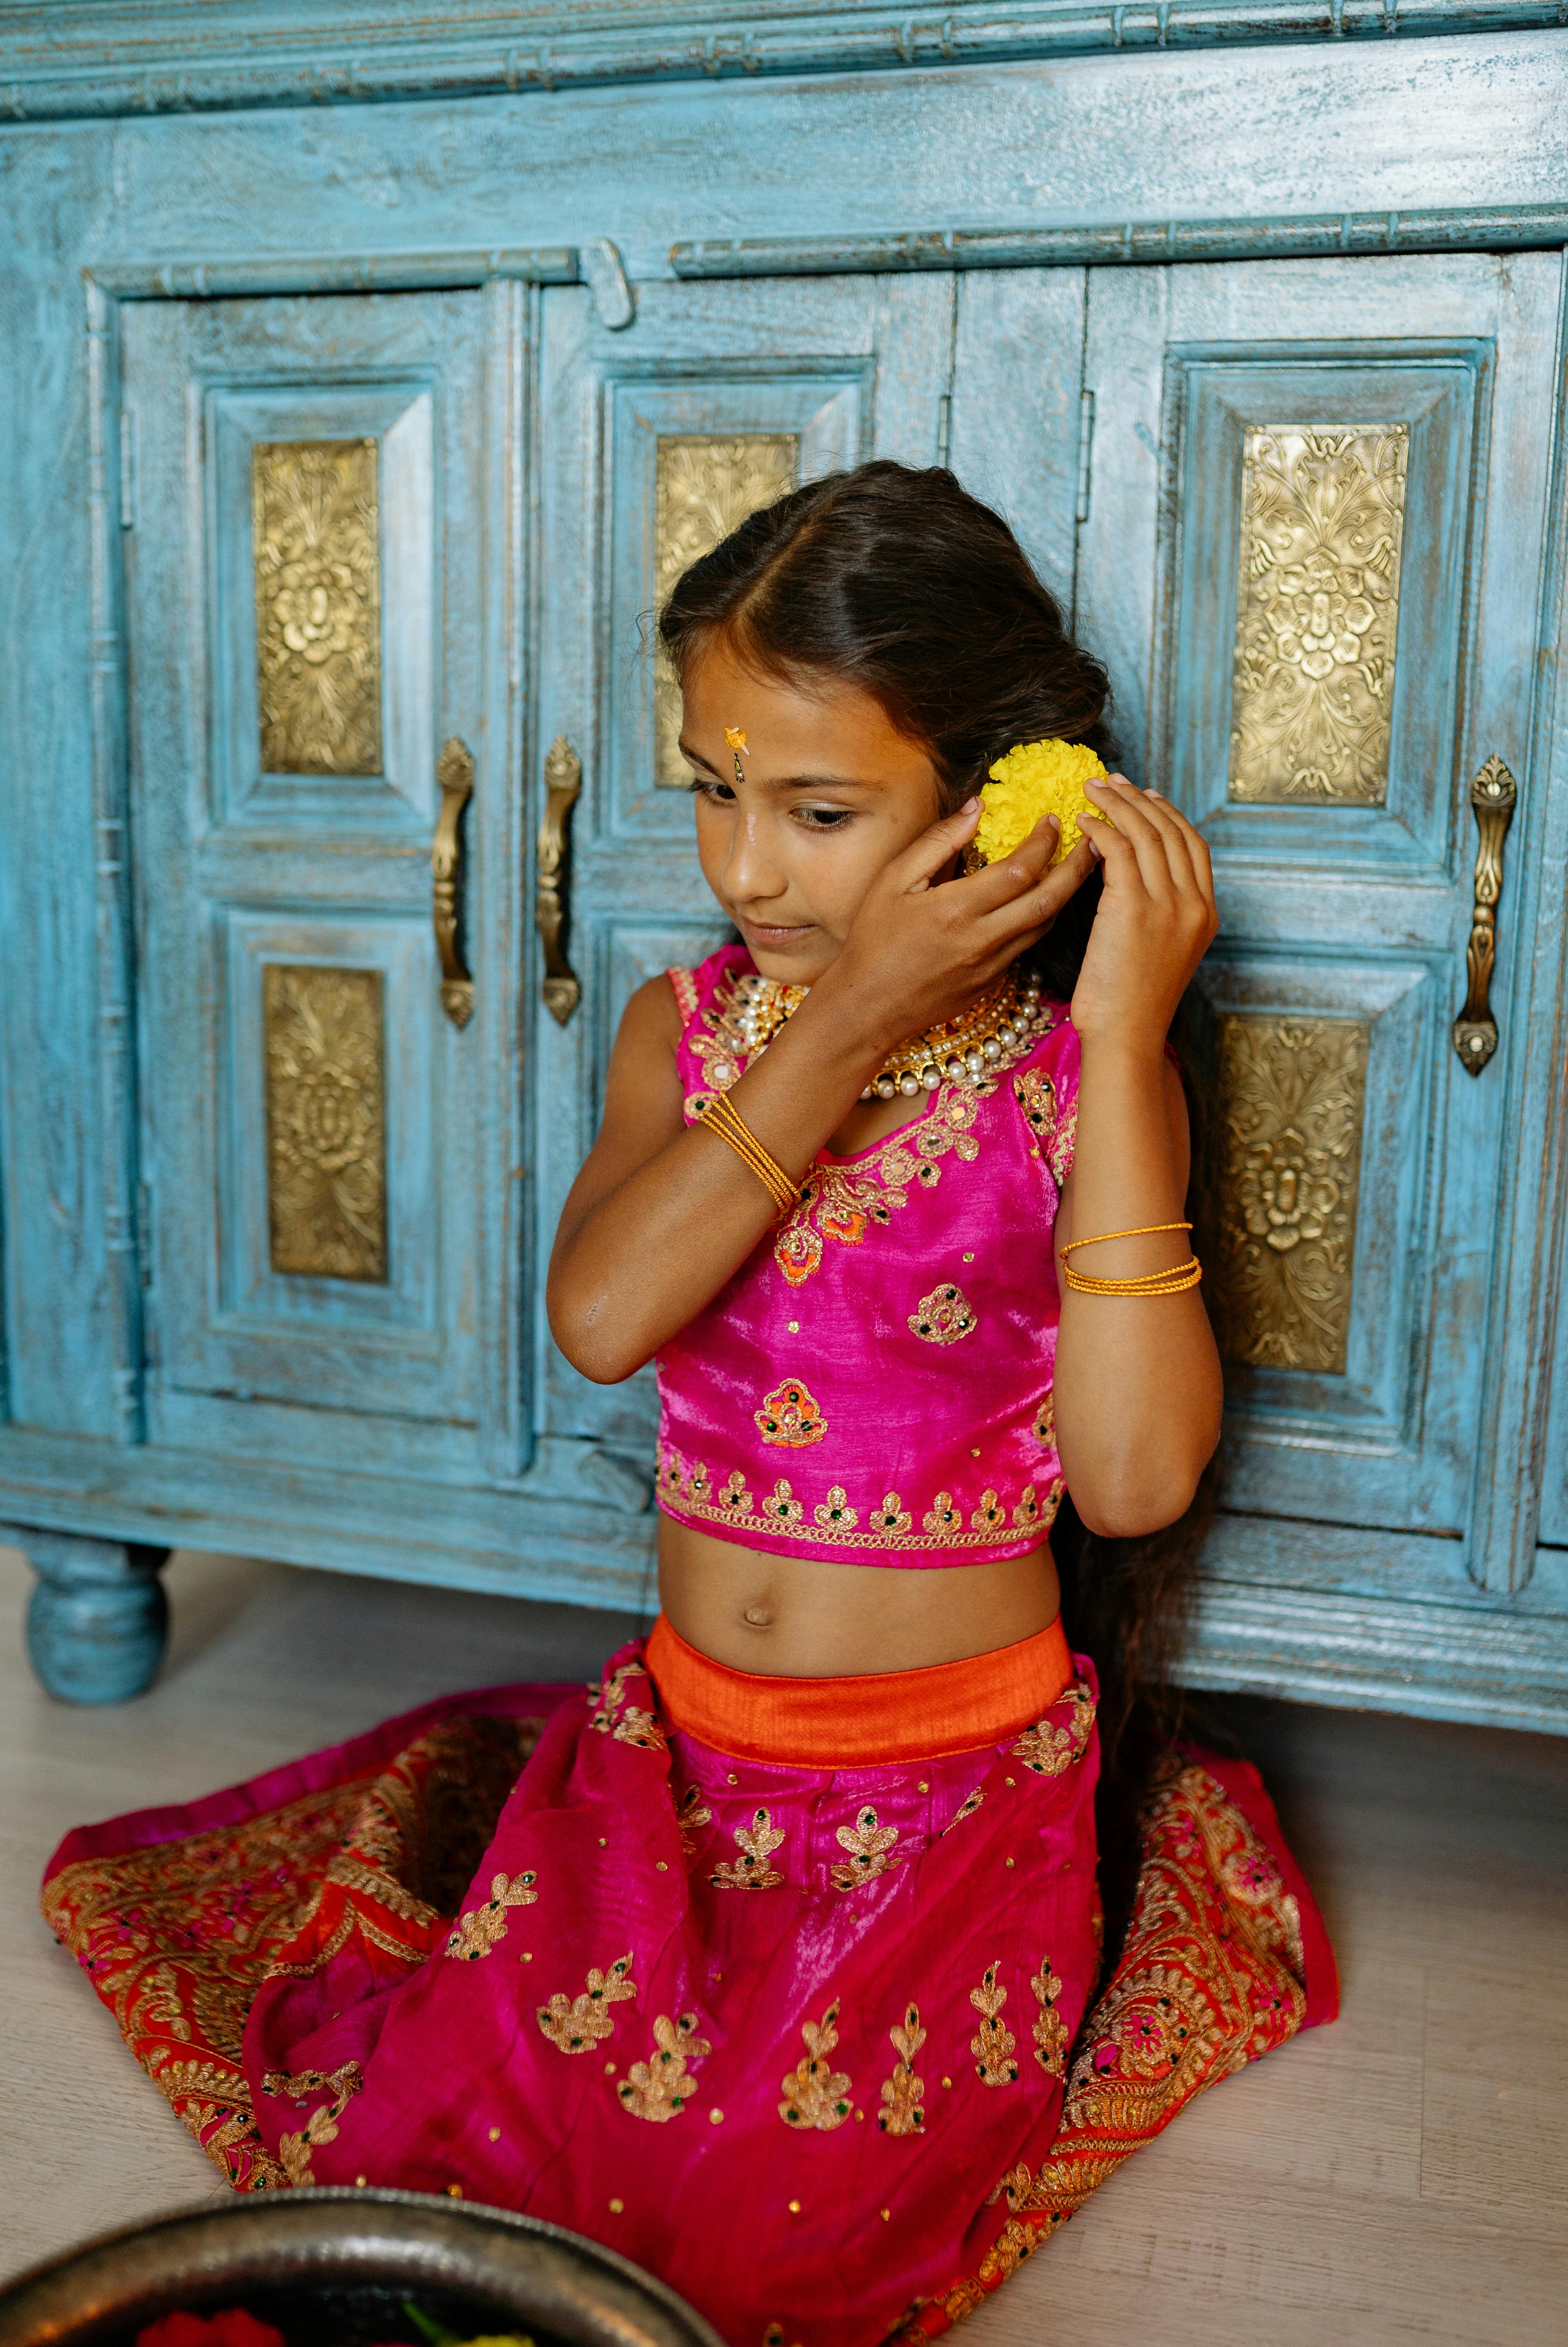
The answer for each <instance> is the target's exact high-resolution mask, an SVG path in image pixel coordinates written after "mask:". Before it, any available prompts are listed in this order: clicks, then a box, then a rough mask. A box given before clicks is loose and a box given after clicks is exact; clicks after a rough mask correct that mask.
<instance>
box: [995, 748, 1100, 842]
mask: <svg viewBox="0 0 1568 2347" xmlns="http://www.w3.org/2000/svg"><path fill="white" fill-rule="evenodd" d="M1104 772H1105V769H1104V767H1103V766H1102V764H1101V763H1100V760H1099V759H1098V758H1097V757H1096V756H1095V754H1094V752H1093V751H1092V750H1091V749H1089V748H1087V747H1086V745H1085V744H1084V743H1081V742H1020V743H1019V744H1018V745H1017V747H1016V748H1014V749H1011V750H1009V752H1008V753H1007V756H1006V757H1005V758H999V759H998V760H997V762H996V764H995V765H994V766H993V767H992V768H991V770H990V775H991V779H990V781H989V783H987V784H985V785H984V787H983V788H982V790H981V792H980V820H979V829H978V830H977V831H976V833H975V843H974V844H975V846H976V848H977V849H978V850H979V854H980V856H982V857H983V859H984V860H985V862H986V863H988V864H995V863H996V861H997V860H998V858H999V856H1010V855H1011V853H1012V851H1013V849H1014V848H1015V847H1017V846H1019V845H1020V842H1021V841H1023V840H1025V839H1027V838H1028V837H1029V835H1030V832H1031V831H1032V830H1033V829H1034V826H1035V825H1036V824H1037V823H1038V822H1039V821H1040V817H1041V815H1059V816H1060V817H1061V838H1060V839H1059V840H1058V841H1057V843H1056V854H1055V855H1054V856H1052V857H1051V859H1050V860H1051V862H1052V863H1053V864H1060V863H1061V859H1062V857H1063V856H1071V853H1072V851H1073V849H1074V848H1075V847H1076V846H1077V845H1078V843H1079V840H1080V839H1081V837H1082V834H1081V831H1080V830H1079V828H1078V818H1079V816H1080V815H1082V814H1084V813H1088V814H1090V815H1098V814H1099V813H1100V812H1101V810H1100V809H1099V808H1098V807H1094V806H1091V805H1090V803H1089V801H1088V799H1087V798H1086V797H1085V796H1084V792H1083V785H1084V784H1085V783H1088V782H1092V781H1093V780H1094V779H1095V777H1096V776H1097V775H1101V774H1104ZM1109 819H1110V818H1109V817H1107V818H1106V820H1107V821H1109Z"/></svg>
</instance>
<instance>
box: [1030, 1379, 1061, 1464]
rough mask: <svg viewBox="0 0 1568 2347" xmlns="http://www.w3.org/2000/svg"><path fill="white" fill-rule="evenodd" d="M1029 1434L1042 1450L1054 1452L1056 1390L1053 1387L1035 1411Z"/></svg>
mask: <svg viewBox="0 0 1568 2347" xmlns="http://www.w3.org/2000/svg"><path fill="white" fill-rule="evenodd" d="M1030 1433H1031V1434H1032V1435H1033V1437H1034V1439H1035V1440H1036V1441H1037V1442H1038V1443H1039V1444H1040V1449H1041V1450H1055V1448H1056V1388H1055V1387H1054V1386H1052V1387H1051V1389H1050V1392H1049V1393H1048V1394H1047V1395H1046V1397H1045V1399H1044V1400H1043V1401H1042V1402H1041V1403H1040V1408H1039V1409H1037V1410H1036V1411H1035V1414H1034V1424H1033V1425H1032V1426H1031V1427H1030Z"/></svg>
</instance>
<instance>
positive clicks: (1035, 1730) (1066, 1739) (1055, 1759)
mask: <svg viewBox="0 0 1568 2347" xmlns="http://www.w3.org/2000/svg"><path fill="white" fill-rule="evenodd" d="M1064 1703H1065V1704H1068V1705H1070V1706H1071V1713H1072V1717H1071V1719H1070V1720H1069V1722H1068V1724H1067V1726H1066V1727H1052V1726H1051V1723H1050V1718H1049V1717H1046V1718H1044V1719H1040V1720H1036V1722H1035V1724H1034V1726H1033V1727H1029V1728H1026V1729H1025V1730H1024V1732H1023V1734H1022V1735H1021V1736H1020V1737H1019V1740H1018V1742H1017V1743H1016V1744H1015V1745H1014V1746H1013V1747H1012V1758H1014V1759H1015V1760H1021V1761H1022V1762H1023V1765H1024V1767H1025V1768H1032V1769H1033V1771H1034V1773H1035V1775H1036V1776H1037V1777H1060V1776H1061V1775H1062V1774H1063V1773H1064V1771H1065V1770H1067V1769H1069V1768H1071V1766H1072V1764H1073V1762H1074V1761H1075V1760H1079V1759H1081V1758H1082V1757H1083V1747H1084V1746H1085V1745H1086V1744H1087V1743H1088V1741H1089V1731H1090V1729H1091V1727H1093V1725H1094V1697H1093V1696H1091V1694H1090V1692H1089V1689H1088V1688H1087V1687H1086V1686H1085V1685H1084V1683H1083V1681H1082V1680H1081V1679H1074V1680H1073V1682H1072V1685H1071V1686H1070V1687H1067V1688H1065V1689H1064V1690H1063V1692H1062V1694H1061V1696H1060V1697H1059V1698H1058V1700H1057V1702H1056V1703H1055V1704H1053V1705H1052V1706H1051V1708H1052V1710H1059V1709H1060V1708H1061V1705H1062V1704H1064Z"/></svg>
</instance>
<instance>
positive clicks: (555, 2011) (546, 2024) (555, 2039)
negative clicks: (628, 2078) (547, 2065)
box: [536, 1952, 637, 2054]
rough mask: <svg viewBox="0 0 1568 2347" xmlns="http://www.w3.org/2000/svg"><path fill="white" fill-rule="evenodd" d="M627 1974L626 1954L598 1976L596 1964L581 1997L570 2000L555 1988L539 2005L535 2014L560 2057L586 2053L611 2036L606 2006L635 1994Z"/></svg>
mask: <svg viewBox="0 0 1568 2347" xmlns="http://www.w3.org/2000/svg"><path fill="white" fill-rule="evenodd" d="M630 1971H631V1956H630V1952H628V1953H627V1954H626V1955H624V1956H618V1957H617V1958H616V1960H615V1962H614V1963H612V1964H611V1965H610V1970H609V1971H608V1972H607V1973H601V1972H600V1970H599V1968H598V1966H597V1965H595V1966H594V1968H593V1969H592V1970H591V1971H590V1972H589V1976H588V1981H587V1983H586V1985H585V1987H584V1988H583V1990H582V1993H581V1994H580V1995H579V1996H573V1997H569V1996H568V1995H567V1994H566V1993H565V1991H564V1990H562V1989H559V1988H558V1989H557V1991H556V1993H555V1994H554V1996H552V1997H551V1999H550V2001H549V2003H548V2004H541V2005H540V2006H539V2007H538V2012H537V2014H536V2018H537V2020H538V2024H539V2027H540V2028H541V2029H542V2030H543V2032H544V2034H545V2035H546V2036H547V2037H548V2039H549V2041H550V2044H551V2045H559V2047H560V2050H561V2052H562V2053H563V2054H586V2053H588V2052H589V2050H590V2048H592V2047H593V2046H595V2045H602V2044H603V2043H604V2040H605V2039H606V2038H607V2037H610V2036H612V2035H613V2034H614V2032H615V2022H614V2019H613V2017H612V2015H611V2014H610V2012H609V2011H608V2007H609V2006H610V2005H612V2004H622V2003H623V2002H624V2001H625V1999H626V1998H627V1997H629V1996H635V1995H636V1994H637V1983H636V1982H635V1981H634V1980H631V1979H630V1978H629V1977H628V1975H629V1974H630Z"/></svg>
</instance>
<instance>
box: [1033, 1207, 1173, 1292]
mask: <svg viewBox="0 0 1568 2347" xmlns="http://www.w3.org/2000/svg"><path fill="white" fill-rule="evenodd" d="M1192 1227H1193V1226H1192V1225H1191V1223H1140V1224H1139V1225H1138V1227H1137V1229H1136V1230H1132V1231H1097V1232H1095V1233H1094V1234H1093V1235H1092V1236H1091V1237H1090V1238H1086V1239H1070V1240H1069V1242H1068V1244H1067V1245H1066V1246H1064V1247H1063V1248H1061V1269H1062V1276H1063V1277H1064V1278H1065V1279H1066V1281H1067V1285H1068V1286H1069V1287H1071V1288H1075V1289H1076V1290H1077V1291H1078V1293H1079V1294H1080V1295H1081V1296H1184V1295H1185V1294H1186V1292H1187V1290H1188V1289H1189V1288H1190V1287H1196V1286H1197V1284H1198V1282H1199V1280H1200V1279H1202V1277H1203V1276H1204V1267H1203V1266H1202V1264H1201V1263H1200V1262H1199V1261H1198V1259H1197V1256H1196V1255H1189V1256H1188V1258H1187V1260H1186V1262H1185V1263H1172V1264H1167V1265H1166V1266H1165V1267H1164V1269H1163V1271H1141V1272H1135V1273H1133V1275H1132V1277H1131V1278H1129V1279H1096V1278H1094V1277H1092V1276H1091V1275H1090V1274H1089V1273H1087V1272H1082V1271H1074V1270H1073V1268H1072V1266H1071V1264H1070V1263H1069V1262H1068V1260H1067V1258H1068V1256H1069V1255H1071V1254H1072V1253H1073V1252H1074V1250H1075V1249H1076V1248H1078V1247H1085V1246H1103V1245H1105V1244H1106V1242H1107V1241H1108V1240H1110V1239H1142V1238H1151V1237H1153V1235H1154V1234H1155V1233H1156V1232H1159V1231H1190V1230H1191V1229H1192Z"/></svg>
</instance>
